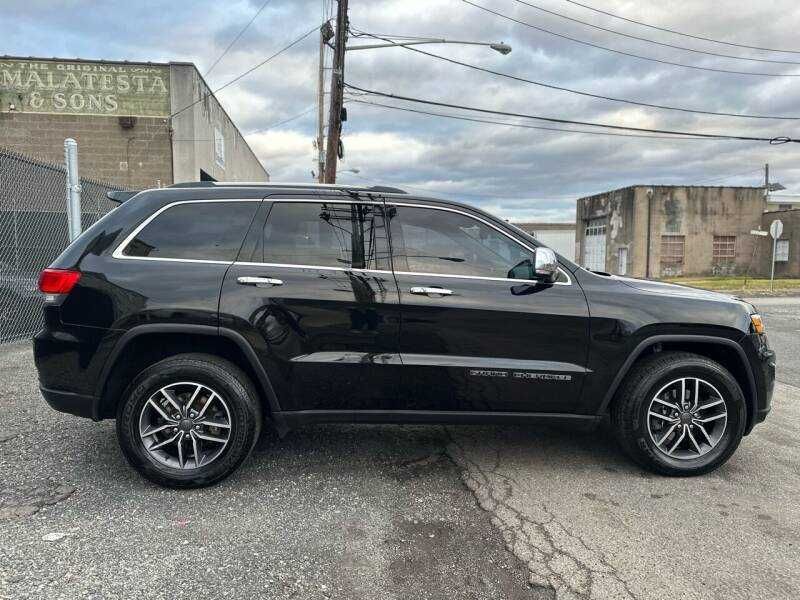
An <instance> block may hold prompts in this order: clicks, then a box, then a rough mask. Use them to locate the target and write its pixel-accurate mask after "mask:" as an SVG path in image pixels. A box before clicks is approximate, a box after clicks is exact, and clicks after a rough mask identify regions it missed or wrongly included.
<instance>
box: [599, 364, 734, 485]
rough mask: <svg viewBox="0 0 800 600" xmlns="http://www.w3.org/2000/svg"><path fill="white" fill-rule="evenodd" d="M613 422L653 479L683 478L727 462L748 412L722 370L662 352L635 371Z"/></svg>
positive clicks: (615, 408)
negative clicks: (660, 475)
mask: <svg viewBox="0 0 800 600" xmlns="http://www.w3.org/2000/svg"><path fill="white" fill-rule="evenodd" d="M611 416H612V424H613V426H614V429H615V432H616V435H617V438H618V440H619V442H620V445H621V446H622V448H623V449H624V450H625V451H626V452H627V453H628V454H629V455H630V456H631V458H633V459H634V460H635V461H636V462H638V463H639V464H641V465H642V466H644V467H646V468H648V469H650V470H651V471H654V472H656V473H660V474H663V475H678V476H681V475H700V474H703V473H708V472H709V471H713V470H714V469H716V468H717V467H719V466H720V465H722V464H723V463H724V462H725V461H727V460H728V459H729V458H730V457H731V455H732V454H733V453H734V451H735V450H736V448H737V447H738V445H739V442H740V441H741V439H742V435H743V434H744V429H745V425H746V420H747V409H746V406H745V399H744V396H743V394H742V391H741V389H740V387H739V384H738V383H737V381H736V379H735V378H734V377H733V376H732V375H731V374H730V373H729V372H728V371H727V370H726V369H725V368H724V367H723V366H722V365H720V364H719V363H717V362H715V361H713V360H710V359H708V358H706V357H704V356H699V355H696V354H689V353H683V352H665V353H659V354H655V355H653V356H652V357H649V358H647V359H645V360H643V361H641V362H640V363H639V364H637V365H636V366H635V367H634V369H633V370H632V371H631V373H629V375H628V377H627V380H626V381H625V382H624V383H623V386H622V388H621V389H620V391H619V393H618V394H617V397H616V399H615V403H614V406H613V409H612V415H611Z"/></svg>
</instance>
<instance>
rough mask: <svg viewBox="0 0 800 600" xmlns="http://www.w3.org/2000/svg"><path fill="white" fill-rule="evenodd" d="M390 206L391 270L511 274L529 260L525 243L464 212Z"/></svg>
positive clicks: (507, 275)
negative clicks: (392, 264)
mask: <svg viewBox="0 0 800 600" xmlns="http://www.w3.org/2000/svg"><path fill="white" fill-rule="evenodd" d="M395 210H396V213H395V214H394V216H393V217H392V219H391V234H392V247H393V249H394V252H393V254H392V258H393V260H394V268H395V269H396V270H397V271H406V272H414V273H435V274H441V275H464V276H474V277H497V278H503V279H505V278H512V279H513V278H520V277H519V276H518V275H517V277H515V273H519V272H524V271H525V269H524V268H522V269H520V265H523V266H524V265H528V264H530V262H531V261H532V260H533V255H532V253H531V251H530V250H528V249H527V248H525V247H523V246H521V245H520V244H518V243H517V242H515V241H514V240H512V239H511V238H509V237H507V236H505V235H503V234H502V233H500V232H499V231H497V230H496V229H494V228H492V227H489V226H488V225H485V224H484V223H482V222H480V221H478V220H476V219H473V218H470V217H467V216H465V215H461V214H458V213H453V212H449V211H442V210H434V209H427V208H410V207H403V206H401V207H397V208H396V209H395ZM526 261H527V263H526ZM515 267H517V268H518V269H517V270H515Z"/></svg>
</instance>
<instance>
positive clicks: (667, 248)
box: [661, 235, 686, 265]
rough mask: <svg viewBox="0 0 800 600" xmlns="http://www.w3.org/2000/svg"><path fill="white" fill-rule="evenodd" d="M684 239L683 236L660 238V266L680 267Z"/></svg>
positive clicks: (684, 243) (664, 236)
mask: <svg viewBox="0 0 800 600" xmlns="http://www.w3.org/2000/svg"><path fill="white" fill-rule="evenodd" d="M685 245H686V237H685V236H683V235H662V236H661V264H662V265H682V264H683V253H684V247H685Z"/></svg>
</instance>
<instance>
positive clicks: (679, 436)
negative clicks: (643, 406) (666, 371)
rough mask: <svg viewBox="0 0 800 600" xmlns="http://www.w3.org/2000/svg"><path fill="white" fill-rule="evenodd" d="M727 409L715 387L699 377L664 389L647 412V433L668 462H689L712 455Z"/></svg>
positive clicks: (723, 431) (722, 431)
mask: <svg viewBox="0 0 800 600" xmlns="http://www.w3.org/2000/svg"><path fill="white" fill-rule="evenodd" d="M727 423H728V409H727V406H726V403H725V400H724V398H723V397H722V394H720V393H719V390H717V388H716V387H714V386H713V385H712V384H711V383H709V382H708V381H706V380H705V379H701V378H699V377H681V378H680V379H675V380H673V381H671V382H669V383H668V384H667V385H665V386H663V387H662V388H661V389H660V390H658V392H657V393H656V394H655V396H653V398H652V400H651V401H650V405H649V406H648V409H647V430H648V433H649V434H650V439H651V440H652V441H653V443H654V444H655V446H656V448H658V450H659V451H660V452H662V453H663V454H665V455H666V456H668V457H669V458H676V459H679V460H692V459H695V458H699V457H701V456H704V455H706V454H708V453H709V452H711V450H713V449H714V448H715V447H716V446H717V445H718V444H719V442H720V440H721V439H722V436H723V435H724V434H725V428H726V426H727Z"/></svg>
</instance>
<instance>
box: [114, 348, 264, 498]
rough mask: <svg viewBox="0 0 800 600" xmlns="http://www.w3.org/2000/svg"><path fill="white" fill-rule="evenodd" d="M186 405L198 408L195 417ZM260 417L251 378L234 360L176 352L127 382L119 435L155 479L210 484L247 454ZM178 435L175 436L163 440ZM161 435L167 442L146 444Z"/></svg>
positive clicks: (132, 459) (133, 460)
mask: <svg viewBox="0 0 800 600" xmlns="http://www.w3.org/2000/svg"><path fill="white" fill-rule="evenodd" d="M195 391H196V393H195ZM212 392H213V394H212ZM167 393H169V394H170V396H171V397H172V399H173V400H174V401H175V403H170V402H169V401H168V399H167V395H166V394H167ZM193 395H194V397H195V398H196V399H192V400H191V402H190V400H189V399H190V398H192V396H193ZM151 399H152V400H153V402H150V400H151ZM162 404H163V406H162ZM175 404H177V405H178V407H177V408H181V412H178V409H177V408H176V406H175ZM185 405H190V410H191V412H194V413H196V415H199V416H195V417H191V418H190V410H189V409H186V408H184V407H185ZM196 409H197V410H196ZM201 411H203V412H201ZM184 413H185V414H184ZM181 414H184V416H183V417H179V416H178V415H181ZM165 417H171V419H172V420H166V418H165ZM193 419H195V420H193ZM261 419H262V417H261V407H260V404H259V397H258V394H257V392H256V390H255V388H254V386H253V383H252V382H251V381H250V379H249V378H248V377H247V375H245V374H244V373H243V372H242V370H241V369H239V368H238V367H237V366H236V365H234V364H233V363H231V362H229V361H227V360H224V359H221V358H218V357H216V356H211V355H208V354H179V355H176V356H172V357H169V358H166V359H164V360H162V361H160V362H157V363H155V364H154V365H152V366H150V367H148V368H146V369H145V370H144V371H142V372H141V373H139V375H137V376H136V378H134V380H133V381H132V382H131V384H130V385H129V386H128V388H127V390H126V391H125V393H124V395H123V399H122V402H120V404H119V407H118V409H117V438H118V440H119V444H120V447H121V448H122V452H123V454H124V455H125V458H126V459H127V460H128V462H129V463H130V465H131V466H132V467H133V468H134V469H136V470H137V471H138V472H139V473H140V474H141V475H143V476H144V477H145V478H147V479H149V480H150V481H152V482H154V483H157V484H159V485H162V486H165V487H171V488H197V487H205V486H209V485H214V484H215V483H218V482H220V481H222V480H223V479H225V478H226V477H227V476H228V475H230V474H231V473H233V472H234V471H235V470H236V469H237V468H238V467H239V465H241V464H242V462H243V461H244V460H245V459H246V458H247V457H248V455H249V454H250V452H251V451H252V449H253V446H255V443H256V441H257V440H258V437H259V434H260V433H261V423H262V420H261ZM201 423H202V424H201ZM226 423H227V428H226V427H225V424H226ZM209 424H213V425H216V426H210V425H209ZM172 425H177V426H176V427H172ZM162 430H163V431H162ZM151 432H153V433H151ZM174 432H177V433H174ZM144 436H147V437H144ZM173 436H178V439H177V442H178V443H176V442H172V443H166V442H167V440H168V439H169V438H170V437H173ZM201 436H202V439H201ZM222 439H224V440H225V442H224V444H223V443H222V442H220V441H219V440H222ZM212 440H216V441H212ZM161 442H164V443H165V445H163V446H162V447H161V448H158V449H157V450H156V449H153V448H150V449H148V447H147V446H157V444H160V443H161ZM181 442H182V443H181ZM195 444H197V445H195ZM146 445H147V446H146ZM179 447H180V448H179Z"/></svg>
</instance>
